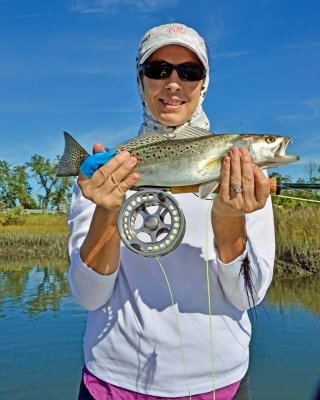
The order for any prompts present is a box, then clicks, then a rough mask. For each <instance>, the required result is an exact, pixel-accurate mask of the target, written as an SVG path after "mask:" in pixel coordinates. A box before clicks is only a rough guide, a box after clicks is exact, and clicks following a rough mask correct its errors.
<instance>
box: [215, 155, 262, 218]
mask: <svg viewBox="0 0 320 400" xmlns="http://www.w3.org/2000/svg"><path fill="white" fill-rule="evenodd" d="M269 194H270V187H269V180H268V178H267V176H266V175H265V174H264V173H263V172H262V171H261V169H260V168H259V167H258V166H257V165H255V164H253V163H252V158H251V155H250V153H249V151H248V150H247V149H244V148H240V149H239V148H236V147H235V148H232V149H231V150H230V151H229V154H228V155H227V156H226V157H225V159H224V160H223V162H222V165H221V183H220V190H219V194H218V196H216V198H215V200H214V204H213V206H214V207H213V212H214V213H215V214H216V215H219V216H225V217H236V216H241V215H244V214H247V213H251V212H253V211H256V210H259V209H261V208H263V207H264V205H265V204H266V201H267V198H268V196H269Z"/></svg>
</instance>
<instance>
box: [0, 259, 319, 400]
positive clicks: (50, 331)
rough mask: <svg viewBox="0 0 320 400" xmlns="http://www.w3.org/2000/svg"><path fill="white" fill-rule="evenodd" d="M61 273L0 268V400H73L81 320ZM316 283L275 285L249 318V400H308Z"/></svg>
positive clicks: (315, 370)
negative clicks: (250, 325) (250, 398)
mask: <svg viewBox="0 0 320 400" xmlns="http://www.w3.org/2000/svg"><path fill="white" fill-rule="evenodd" d="M66 269H67V265H61V264H59V263H53V262H52V263H48V265H47V266H43V265H42V266H41V267H34V264H33V263H31V264H30V265H26V264H17V263H7V264H6V265H0V275H1V276H0V289H1V291H0V343H1V352H0V399H10V400H24V399H25V400H31V399H32V400H40V399H41V400H51V399H52V400H53V399H55V400H56V399H58V400H71V399H76V398H77V391H78V386H79V382H80V376H81V368H82V364H83V359H82V337H83V334H84V329H85V319H86V313H85V311H83V310H82V309H81V308H80V307H78V306H77V305H76V304H75V303H74V302H73V300H72V299H71V297H70V293H69V289H68V285H67V281H66ZM319 287H320V279H315V278H309V279H299V280H296V279H295V280H275V281H274V284H273V285H272V287H271V288H270V290H269V293H268V297H267V300H266V301H265V302H264V309H263V308H261V307H258V310H257V320H256V318H255V316H254V315H253V320H254V322H253V324H254V328H253V331H254V333H253V338H252V346H251V365H250V386H251V391H252V400H267V399H268V400H269V399H272V400H287V399H289V400H311V399H312V394H313V393H314V391H315V388H316V385H317V384H318V383H319V384H320V361H319V360H320V334H319V332H320V298H319Z"/></svg>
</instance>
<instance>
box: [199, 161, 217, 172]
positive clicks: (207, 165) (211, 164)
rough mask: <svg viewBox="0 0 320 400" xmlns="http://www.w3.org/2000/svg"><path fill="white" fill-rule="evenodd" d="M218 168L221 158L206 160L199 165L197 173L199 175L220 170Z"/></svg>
mask: <svg viewBox="0 0 320 400" xmlns="http://www.w3.org/2000/svg"><path fill="white" fill-rule="evenodd" d="M220 166H221V157H215V158H208V159H206V160H203V161H201V162H200V163H199V167H198V171H199V173H200V174H201V173H207V172H211V171H213V170H214V169H215V168H218V170H220Z"/></svg>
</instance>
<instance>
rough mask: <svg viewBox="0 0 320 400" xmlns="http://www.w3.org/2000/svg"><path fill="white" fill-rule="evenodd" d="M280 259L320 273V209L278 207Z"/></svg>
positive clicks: (312, 207) (276, 227) (277, 227)
mask: <svg viewBox="0 0 320 400" xmlns="http://www.w3.org/2000/svg"><path fill="white" fill-rule="evenodd" d="M274 217H275V230H276V259H277V260H278V261H285V262H287V263H292V264H294V265H297V266H300V267H301V268H302V269H304V270H306V271H309V272H312V273H315V272H317V273H318V274H320V209H319V206H316V207H314V206H305V207H301V208H297V209H286V208H279V207H274Z"/></svg>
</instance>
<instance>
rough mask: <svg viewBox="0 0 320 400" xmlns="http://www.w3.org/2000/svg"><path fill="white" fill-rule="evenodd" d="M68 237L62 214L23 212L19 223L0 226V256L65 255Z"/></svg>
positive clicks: (33, 256)
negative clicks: (23, 219) (25, 213)
mask: <svg viewBox="0 0 320 400" xmlns="http://www.w3.org/2000/svg"><path fill="white" fill-rule="evenodd" d="M68 237H69V230H68V226H67V219H66V216H65V215H46V214H37V215H32V214H31V215H27V218H26V223H25V224H24V225H22V226H15V225H12V226H0V257H1V259H14V260H16V259H21V258H24V259H25V258H28V259H29V258H37V259H40V258H41V257H48V258H58V259H62V260H63V259H67V258H68V256H67V241H68Z"/></svg>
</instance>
